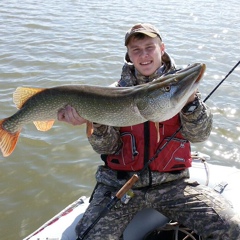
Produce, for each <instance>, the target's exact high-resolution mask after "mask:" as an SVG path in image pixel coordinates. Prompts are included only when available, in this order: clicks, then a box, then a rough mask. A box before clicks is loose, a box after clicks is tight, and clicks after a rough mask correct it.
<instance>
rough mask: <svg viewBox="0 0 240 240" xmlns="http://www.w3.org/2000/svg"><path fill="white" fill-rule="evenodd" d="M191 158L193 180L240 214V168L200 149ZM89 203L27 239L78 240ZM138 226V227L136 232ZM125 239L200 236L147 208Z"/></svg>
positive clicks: (83, 200)
mask: <svg viewBox="0 0 240 240" xmlns="http://www.w3.org/2000/svg"><path fill="white" fill-rule="evenodd" d="M192 157H193V164H192V167H191V168H190V177H191V179H192V180H196V181H198V182H199V183H201V184H205V185H208V186H210V187H212V188H213V189H214V190H215V191H217V192H219V194H222V195H223V196H224V197H225V198H227V199H228V200H229V201H230V202H231V203H232V205H233V208H234V210H235V211H236V212H238V213H240V201H239V200H238V198H236V196H239V195H240V188H239V187H238V183H239V182H240V169H237V168H235V167H228V166H220V165H215V164H211V163H208V161H209V159H210V157H209V156H208V155H206V154H202V153H199V152H193V153H192ZM88 204H89V197H86V196H82V197H80V198H79V199H77V200H76V201H74V202H73V203H71V204H70V205H69V206H67V207H66V208H65V209H63V210H62V211H61V212H59V213H58V214H56V215H55V216H54V217H53V218H51V219H50V220H49V221H47V222H46V223H44V224H43V225H42V226H41V227H40V228H38V229H37V230H36V231H34V232H33V233H31V234H30V235H29V236H27V237H26V238H24V240H46V239H48V240H75V239H76V235H75V226H76V225H77V223H78V221H79V220H80V219H81V218H82V216H83V214H84V212H85V210H86V208H87V207H88ZM143 219H148V221H143ZM146 222H147V224H146ZM136 229H138V230H137V231H136ZM154 234H155V236H156V235H157V237H155V238H154V237H153V238H151V237H150V236H154ZM161 236H162V237H161ZM123 238H124V240H145V239H147V240H150V239H159V240H161V239H162V240H163V239H164V240H166V239H168V240H172V239H173V240H183V239H193V240H200V239H201V236H198V235H196V234H194V233H193V232H192V231H191V230H190V229H187V228H186V227H184V226H182V225H181V223H177V222H174V221H172V220H170V219H168V218H167V217H165V216H164V215H162V214H161V213H159V212H158V211H156V210H154V209H151V208H146V209H143V210H142V211H140V212H138V213H137V214H136V215H135V217H134V218H133V220H132V221H131V222H130V223H129V224H128V226H127V228H126V229H125V231H124V233H123Z"/></svg>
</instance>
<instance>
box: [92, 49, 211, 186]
mask: <svg viewBox="0 0 240 240" xmlns="http://www.w3.org/2000/svg"><path fill="white" fill-rule="evenodd" d="M126 59H127V58H126ZM162 61H163V65H162V66H161V67H160V68H159V69H158V70H157V71H156V72H155V73H154V74H152V75H151V76H149V77H145V76H142V75H141V74H140V73H138V72H137V70H136V69H135V68H134V66H133V65H132V64H131V63H130V62H127V61H126V62H125V64H124V66H123V68H122V74H121V79H120V80H119V81H118V82H117V83H115V86H116V87H127V86H134V85H139V84H144V83H146V82H149V81H152V80H153V79H155V78H157V77H160V76H161V75H163V74H166V73H169V72H171V71H173V70H176V66H175V64H174V61H173V59H171V57H170V56H169V55H168V54H167V53H166V52H165V53H164V55H163V57H162ZM197 96H198V97H197V101H198V103H199V104H198V107H197V108H196V109H195V110H194V111H193V112H192V113H187V114H186V113H184V112H183V111H181V112H180V113H179V114H180V119H181V124H182V129H181V133H182V135H183V137H184V138H186V139H187V140H189V141H190V142H192V143H193V142H201V141H204V140H206V139H207V138H208V136H209V135H210V132H211V128H212V114H211V112H210V109H209V108H208V107H207V106H206V105H205V103H203V101H202V100H201V95H200V93H198V94H197ZM93 127H94V131H93V134H92V135H91V136H90V137H89V138H88V140H89V142H90V144H91V145H92V148H93V149H94V150H95V151H96V152H97V153H99V154H114V153H116V152H117V151H119V150H120V149H121V147H122V142H121V138H120V133H119V128H116V127H112V126H105V125H100V124H95V123H94V124H93ZM132 174H134V173H131V172H128V177H131V175H132ZM151 174H152V176H151V178H152V180H151V181H152V184H153V185H155V184H160V183H162V182H167V181H172V180H175V179H178V178H182V177H188V170H185V171H183V172H182V173H180V174H169V173H160V172H152V173H151ZM96 178H97V181H98V182H102V183H104V184H107V185H110V186H116V187H120V186H121V184H123V183H124V181H125V180H122V179H121V180H119V179H118V178H117V173H116V171H113V170H111V169H108V168H105V167H104V166H100V167H99V169H98V171H97V174H96ZM126 180H127V179H126ZM148 182H149V173H146V174H145V175H144V174H143V175H142V177H141V180H140V181H138V182H137V183H136V186H137V187H144V186H147V185H148Z"/></svg>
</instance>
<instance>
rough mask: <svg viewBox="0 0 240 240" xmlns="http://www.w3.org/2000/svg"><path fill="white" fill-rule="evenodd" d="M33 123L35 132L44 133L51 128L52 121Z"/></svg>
mask: <svg viewBox="0 0 240 240" xmlns="http://www.w3.org/2000/svg"><path fill="white" fill-rule="evenodd" d="M33 123H34V125H35V126H36V128H37V130H39V131H43V132H45V131H48V130H49V129H51V128H52V126H53V124H54V120H48V121H34V122H33Z"/></svg>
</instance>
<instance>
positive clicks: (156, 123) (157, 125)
mask: <svg viewBox="0 0 240 240" xmlns="http://www.w3.org/2000/svg"><path fill="white" fill-rule="evenodd" d="M155 127H156V131H157V142H159V141H160V133H159V123H158V122H155Z"/></svg>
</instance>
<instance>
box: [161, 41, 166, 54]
mask: <svg viewBox="0 0 240 240" xmlns="http://www.w3.org/2000/svg"><path fill="white" fill-rule="evenodd" d="M160 49H161V53H162V55H163V54H164V52H165V44H164V42H161V45H160Z"/></svg>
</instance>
